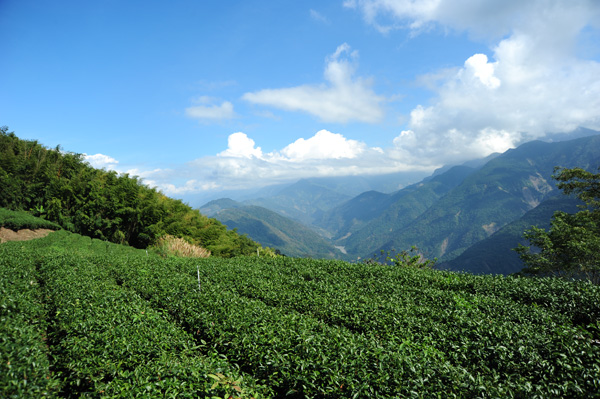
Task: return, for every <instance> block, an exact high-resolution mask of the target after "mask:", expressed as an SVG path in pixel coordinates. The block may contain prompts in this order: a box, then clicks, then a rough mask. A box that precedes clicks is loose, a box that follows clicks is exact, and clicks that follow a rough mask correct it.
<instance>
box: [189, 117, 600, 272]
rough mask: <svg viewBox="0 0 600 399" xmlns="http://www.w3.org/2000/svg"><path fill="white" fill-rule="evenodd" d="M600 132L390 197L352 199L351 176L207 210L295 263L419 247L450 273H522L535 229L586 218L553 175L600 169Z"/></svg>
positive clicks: (439, 177) (463, 169)
mask: <svg viewBox="0 0 600 399" xmlns="http://www.w3.org/2000/svg"><path fill="white" fill-rule="evenodd" d="M599 133H600V132H596V131H593V130H586V129H580V131H579V135H585V134H588V136H587V137H581V138H577V139H572V140H568V141H560V142H551V143H549V142H542V141H531V142H528V143H525V144H522V145H521V146H519V147H517V148H515V149H511V150H508V151H506V152H505V153H503V154H493V155H491V156H489V157H487V158H485V159H481V160H474V161H470V162H467V163H465V164H462V165H454V166H447V167H444V168H441V169H439V170H437V171H436V172H434V173H433V174H432V175H431V176H428V177H425V178H423V179H422V180H421V181H419V182H418V183H415V184H411V185H408V186H404V187H401V188H400V189H398V190H393V191H389V192H382V191H376V190H367V191H364V192H362V193H360V194H358V195H354V196H352V195H350V194H349V193H348V192H347V191H346V192H343V190H340V189H339V187H341V186H344V185H345V186H346V187H347V186H348V184H349V183H348V182H351V177H348V178H346V180H345V182H344V184H336V181H335V179H333V178H330V179H329V181H324V180H318V179H305V180H301V181H298V182H296V183H295V184H292V185H288V186H285V187H282V188H281V189H280V190H272V191H271V193H270V195H268V196H262V197H257V198H253V199H248V200H245V201H242V202H236V201H232V200H218V201H213V202H209V203H208V204H206V205H204V206H203V207H201V208H200V211H201V212H202V213H205V214H207V215H208V216H212V217H215V218H217V219H218V220H220V221H221V222H222V223H224V224H226V225H227V226H229V227H230V228H234V227H236V228H237V229H238V231H239V232H240V233H246V234H248V235H249V236H250V237H251V238H252V239H254V240H256V241H258V242H260V243H261V244H263V245H266V246H272V247H274V248H276V249H279V250H280V251H281V252H282V253H284V254H288V255H290V256H311V257H327V258H332V257H335V258H341V259H345V260H357V259H360V258H362V259H364V258H369V257H373V256H376V254H379V253H380V252H381V251H382V250H383V251H384V252H385V251H389V250H392V249H395V250H403V249H407V248H410V247H411V246H413V245H415V246H417V247H418V248H419V250H420V251H421V253H423V254H424V256H426V257H427V258H437V259H438V265H439V267H441V268H446V269H451V270H465V271H470V272H474V273H502V274H509V273H514V272H517V271H519V270H520V268H521V267H522V265H521V264H520V260H519V259H518V256H516V254H515V253H514V251H512V250H511V249H512V248H514V247H516V246H517V244H518V243H519V242H522V238H521V237H522V234H523V231H524V230H525V229H527V228H528V227H529V226H531V225H532V224H538V225H540V226H547V225H548V223H549V220H550V218H551V216H552V214H553V212H554V211H555V210H558V209H561V210H566V211H569V212H575V211H576V209H577V208H576V203H575V201H574V200H572V199H569V198H567V197H565V196H562V195H561V194H560V192H559V191H557V189H556V186H555V184H554V181H553V179H552V174H553V172H554V168H555V167H556V166H560V167H566V168H572V167H580V168H584V169H587V170H590V171H595V170H597V169H598V167H599V166H600V135H598V134H599ZM350 186H352V184H350ZM356 186H358V185H356ZM392 186H393V185H392Z"/></svg>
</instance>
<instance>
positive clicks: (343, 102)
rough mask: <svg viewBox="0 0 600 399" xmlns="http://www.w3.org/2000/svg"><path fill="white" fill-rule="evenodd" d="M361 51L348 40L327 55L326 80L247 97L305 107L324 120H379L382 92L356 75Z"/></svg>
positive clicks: (293, 107)
mask: <svg viewBox="0 0 600 399" xmlns="http://www.w3.org/2000/svg"><path fill="white" fill-rule="evenodd" d="M357 59H358V52H357V51H351V49H350V46H349V45H348V44H346V43H344V44H342V45H340V46H339V47H338V48H337V49H336V51H335V53H334V54H332V55H331V56H329V57H327V59H326V65H325V71H324V77H325V80H326V81H327V83H324V84H320V85H302V86H296V87H289V88H281V89H264V90H260V91H257V92H252V93H246V94H244V96H243V97H242V98H243V99H244V100H246V101H249V102H251V103H254V104H260V105H267V106H271V107H275V108H280V109H284V110H287V111H302V112H306V113H309V114H311V115H314V116H316V117H318V118H319V119H320V120H322V121H324V122H341V123H346V122H350V121H359V122H366V123H375V122H379V121H380V120H381V119H382V118H383V115H384V112H383V109H382V105H381V104H382V103H383V102H384V101H385V98H384V97H383V96H379V95H377V94H376V93H375V92H374V91H373V89H372V88H371V86H372V82H371V79H365V78H361V77H355V76H354V75H355V72H356V60H357Z"/></svg>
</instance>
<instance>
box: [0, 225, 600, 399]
mask: <svg viewBox="0 0 600 399" xmlns="http://www.w3.org/2000/svg"><path fill="white" fill-rule="evenodd" d="M0 318H1V322H0V397H3V398H30V397H31V398H37V397H59V398H62V397H64V398H76V397H87V398H101V397H123V398H133V397H156V398H212V397H219V398H230V397H233V398H284V397H290V398H412V397H414V398H453V397H457V398H499V397H502V398H505V397H506V398H511V397H519V398H552V397H556V398H558V397H572V398H578V397H579V398H590V397H600V287H598V286H595V285H592V284H590V283H587V282H566V281H562V280H558V279H550V278H548V279H533V278H512V277H511V278H505V277H498V276H474V275H469V274H455V273H449V272H440V271H433V270H417V269H410V268H398V267H390V266H382V265H367V264H350V263H345V262H340V261H319V260H309V259H294V258H284V257H277V258H258V257H237V258H231V259H220V258H206V259H193V260H192V259H184V258H168V259H164V258H160V257H158V256H156V255H154V254H152V253H150V254H147V253H146V252H145V251H143V250H136V249H133V248H130V247H124V246H120V245H115V244H109V243H106V242H103V241H98V240H91V239H89V238H87V237H82V236H78V235H75V234H71V233H67V232H64V231H59V232H55V233H52V234H50V235H49V236H48V237H46V238H43V239H39V240H34V241H29V242H9V243H4V244H1V245H0Z"/></svg>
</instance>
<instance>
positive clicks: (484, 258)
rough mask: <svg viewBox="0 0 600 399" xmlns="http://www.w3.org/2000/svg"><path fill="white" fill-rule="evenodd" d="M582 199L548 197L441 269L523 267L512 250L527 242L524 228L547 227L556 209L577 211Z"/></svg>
mask: <svg viewBox="0 0 600 399" xmlns="http://www.w3.org/2000/svg"><path fill="white" fill-rule="evenodd" d="M580 204H581V202H580V201H578V200H577V199H573V198H565V197H564V196H560V195H559V196H555V197H551V198H549V199H547V200H545V201H544V202H542V203H541V204H539V205H538V206H536V207H535V208H533V209H532V210H530V211H529V212H527V213H526V214H525V215H523V217H521V218H519V219H518V220H515V221H514V222H511V223H509V224H507V225H506V226H504V227H502V228H501V229H500V230H498V231H497V232H495V233H494V234H492V235H491V236H490V237H488V238H486V239H484V240H482V241H479V242H478V243H476V244H474V245H472V246H471V247H469V248H468V249H467V250H466V251H465V252H463V253H462V254H461V255H460V256H458V257H457V258H454V259H452V260H451V261H449V262H446V263H441V264H439V265H438V267H440V268H442V269H448V270H455V271H466V272H469V273H491V274H512V273H517V272H519V271H521V269H523V262H522V261H521V259H520V258H519V255H518V254H517V253H516V252H515V251H514V248H516V247H517V245H518V244H523V245H525V244H527V241H526V240H525V239H524V238H523V232H524V231H525V230H527V229H529V228H530V227H531V226H537V227H540V228H544V229H545V228H548V226H549V225H550V219H551V218H552V215H553V214H554V212H555V211H563V212H568V213H576V212H578V211H579V208H578V205H580Z"/></svg>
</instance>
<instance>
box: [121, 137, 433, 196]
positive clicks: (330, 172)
mask: <svg viewBox="0 0 600 399" xmlns="http://www.w3.org/2000/svg"><path fill="white" fill-rule="evenodd" d="M436 166H440V165H436ZM416 170H428V171H430V170H432V166H431V165H428V166H425V167H424V166H422V165H418V164H412V163H410V162H405V161H404V160H403V159H402V156H401V154H399V153H398V152H397V151H396V149H395V148H394V147H392V148H390V150H383V149H381V148H377V147H369V146H368V145H367V144H366V143H364V142H361V141H358V140H353V139H349V138H346V137H344V136H343V135H342V134H339V133H332V132H330V131H327V130H320V131H318V132H317V133H315V134H314V135H313V136H311V137H308V138H300V139H298V140H296V141H294V142H292V143H290V144H288V145H287V146H285V147H283V148H282V149H280V150H277V151H273V152H269V153H265V152H263V151H262V150H261V147H259V146H257V145H256V143H255V141H254V140H253V139H251V138H250V137H248V136H247V135H246V134H245V133H242V132H237V133H233V134H231V135H230V136H229V138H228V140H227V149H225V150H224V151H221V152H219V153H218V154H217V155H215V156H208V157H202V158H199V159H196V160H194V161H191V162H188V163H187V164H185V165H181V166H177V167H175V168H174V169H156V170H152V171H140V170H137V169H131V170H129V172H130V174H132V175H137V176H140V177H141V178H143V181H144V182H145V183H146V184H148V185H150V186H152V187H156V188H158V189H160V190H162V191H163V192H164V193H166V194H168V195H175V196H182V195H189V194H194V193H200V192H206V191H220V190H231V189H246V188H256V187H261V186H265V185H269V184H274V183H279V182H290V181H294V180H298V179H301V178H307V177H319V176H321V177H325V176H347V175H365V174H373V175H376V174H385V173H394V172H398V171H416Z"/></svg>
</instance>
